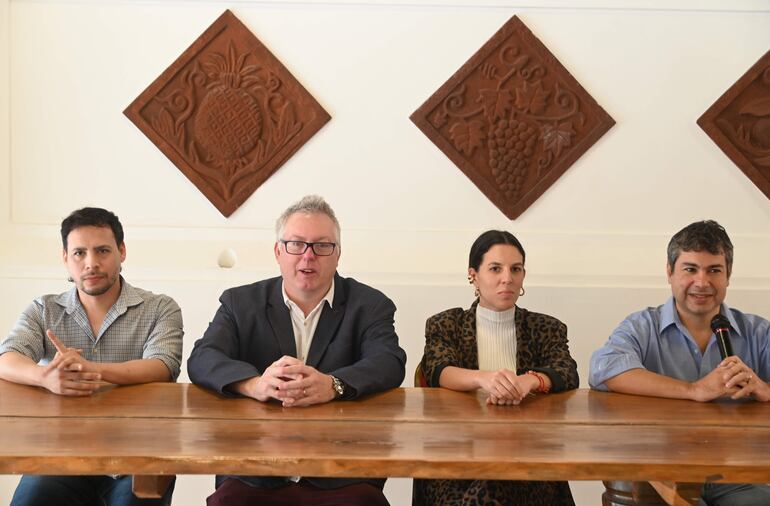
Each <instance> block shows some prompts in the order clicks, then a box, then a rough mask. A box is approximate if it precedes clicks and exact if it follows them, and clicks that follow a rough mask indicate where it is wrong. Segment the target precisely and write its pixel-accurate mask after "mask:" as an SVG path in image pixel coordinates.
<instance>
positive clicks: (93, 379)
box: [42, 329, 103, 396]
mask: <svg viewBox="0 0 770 506" xmlns="http://www.w3.org/2000/svg"><path fill="white" fill-rule="evenodd" d="M45 334H46V335H47V336H48V339H50V340H51V343H52V344H53V345H54V347H55V348H56V355H54V358H53V360H51V362H49V363H48V365H45V366H43V370H42V384H43V387H45V388H46V389H48V390H50V391H51V392H53V393H55V394H59V395H68V396H86V395H91V394H92V393H94V392H95V391H96V390H98V389H99V388H100V387H101V386H102V385H103V383H102V382H101V379H102V375H101V374H99V373H98V372H95V371H94V365H93V363H92V362H90V361H88V360H86V359H85V358H83V356H82V355H81V353H82V352H83V350H78V349H76V348H67V347H66V346H64V343H62V342H61V341H60V340H59V338H58V337H56V334H54V333H53V331H52V330H50V329H49V330H47V331H46V333H45Z"/></svg>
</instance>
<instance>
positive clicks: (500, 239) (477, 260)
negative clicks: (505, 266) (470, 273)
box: [468, 230, 526, 270]
mask: <svg viewBox="0 0 770 506" xmlns="http://www.w3.org/2000/svg"><path fill="white" fill-rule="evenodd" d="M496 244H509V245H511V246H513V247H515V248H516V249H517V250H519V253H521V263H522V264H523V263H524V260H525V259H526V255H525V254H524V247H523V246H522V245H521V243H520V242H519V240H518V239H516V237H515V236H514V235H513V234H512V233H510V232H508V231H506V230H487V231H486V232H484V233H483V234H481V235H480V236H479V237H478V238H477V239H476V240H475V241H474V242H473V246H471V253H470V255H468V267H472V268H474V269H476V270H478V269H479V267H481V260H482V259H483V258H484V255H485V254H486V253H487V251H489V250H490V248H492V246H494V245H496Z"/></svg>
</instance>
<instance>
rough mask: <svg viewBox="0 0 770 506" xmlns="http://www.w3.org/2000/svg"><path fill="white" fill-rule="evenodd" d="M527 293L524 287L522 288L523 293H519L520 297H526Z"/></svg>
mask: <svg viewBox="0 0 770 506" xmlns="http://www.w3.org/2000/svg"><path fill="white" fill-rule="evenodd" d="M525 293H527V292H525V291H524V287H523V286H522V287H521V291H520V292H519V297H524V294H525Z"/></svg>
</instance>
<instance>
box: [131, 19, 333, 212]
mask: <svg viewBox="0 0 770 506" xmlns="http://www.w3.org/2000/svg"><path fill="white" fill-rule="evenodd" d="M124 114H125V115H126V116H128V118H129V119H131V121H133V122H134V124H135V125H136V126H137V127H139V129H140V130H141V131H142V132H144V134H145V135H146V136H147V137H148V138H149V139H150V140H151V141H152V142H153V143H154V144H155V145H156V146H157V147H158V148H159V149H160V150H161V151H162V152H163V153H164V154H165V155H166V156H167V157H168V158H169V159H170V160H171V161H172V162H173V163H174V165H176V166H177V167H178V168H179V170H181V171H182V172H183V173H184V175H185V176H187V178H188V179H189V180H190V181H192V183H193V184H194V185H195V186H196V187H197V188H198V189H199V190H200V191H201V192H202V193H203V194H204V195H205V196H206V198H207V199H209V200H210V201H211V203H212V204H214V206H216V208H217V209H219V211H220V212H221V213H222V214H223V215H225V216H230V215H231V214H232V213H233V212H234V211H235V210H236V209H237V208H238V207H239V206H240V205H241V204H243V202H244V201H245V200H246V199H247V198H249V196H250V195H251V194H252V193H253V192H254V191H255V190H256V189H257V188H259V186H260V185H261V184H262V183H264V182H265V181H266V180H267V178H269V177H270V176H271V175H272V174H273V173H274V172H275V171H276V170H278V168H279V167H280V166H281V165H282V164H283V163H284V162H285V161H286V160H287V159H289V157H291V156H292V155H293V154H294V153H295V152H296V151H297V150H298V149H299V148H300V147H301V146H302V145H303V144H304V143H305V142H307V141H308V139H310V138H311V137H312V136H313V135H314V134H315V133H316V132H317V131H318V130H319V129H320V128H321V127H322V126H323V125H324V124H325V123H326V122H327V121H329V119H330V117H329V114H328V113H327V112H326V111H325V110H324V109H323V108H322V107H321V106H320V105H319V104H318V102H316V100H315V99H314V98H313V97H312V96H311V95H310V94H309V93H308V92H307V90H305V88H303V87H302V85H301V84H300V83H299V82H298V81H297V80H296V79H295V78H294V76H292V75H291V73H290V72H289V71H288V70H287V69H286V67H284V66H283V65H282V64H281V62H280V61H278V59H277V58H276V57H275V56H273V54H272V53H271V52H270V51H269V50H268V49H267V48H266V47H265V46H264V45H263V44H262V43H261V42H260V41H259V40H258V39H257V38H256V37H255V36H254V35H253V34H252V33H251V32H250V31H249V30H248V28H246V26H244V25H243V23H241V22H240V21H239V20H238V18H236V17H235V16H234V15H233V13H232V12H230V11H229V10H228V11H225V12H224V14H222V15H221V16H220V17H219V18H218V19H217V20H216V21H215V22H214V23H213V24H212V25H211V26H210V27H209V28H208V29H207V30H206V31H205V32H203V34H202V35H201V36H200V37H198V39H197V40H196V41H195V42H193V44H192V45H191V46H190V47H189V48H187V50H185V52H184V53H182V56H180V57H179V58H177V60H176V61H175V62H174V63H172V64H171V66H170V67H169V68H167V69H166V70H165V71H164V72H163V73H162V74H161V75H160V77H158V78H157V79H156V80H155V81H154V82H153V83H152V84H151V85H150V86H149V87H148V88H147V89H146V90H144V92H143V93H142V94H141V95H139V97H137V99H136V100H134V101H133V102H132V103H131V105H129V106H128V108H126V110H125V111H124Z"/></svg>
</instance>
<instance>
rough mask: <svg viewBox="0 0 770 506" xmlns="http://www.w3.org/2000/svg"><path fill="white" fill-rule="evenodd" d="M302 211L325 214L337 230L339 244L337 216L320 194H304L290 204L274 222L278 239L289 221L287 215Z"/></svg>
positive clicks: (340, 238)
mask: <svg viewBox="0 0 770 506" xmlns="http://www.w3.org/2000/svg"><path fill="white" fill-rule="evenodd" d="M297 213H304V214H325V215H326V216H328V217H329V219H331V220H332V223H334V230H335V231H336V232H337V238H336V241H337V244H340V241H341V240H342V237H341V234H340V222H339V221H337V216H336V215H335V214H334V209H332V206H330V205H329V203H328V202H326V201H325V200H324V199H323V197H321V196H320V195H305V196H304V197H302V199H300V200H299V201H298V202H295V203H294V204H292V205H290V206H289V207H288V208H287V209H286V210H285V211H284V212H283V214H281V216H280V217H279V218H278V220H276V222H275V236H276V239H277V240H280V239H281V238H282V237H281V236H282V235H283V229H284V227H286V222H287V221H289V217H290V216H291V215H292V214H297Z"/></svg>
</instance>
